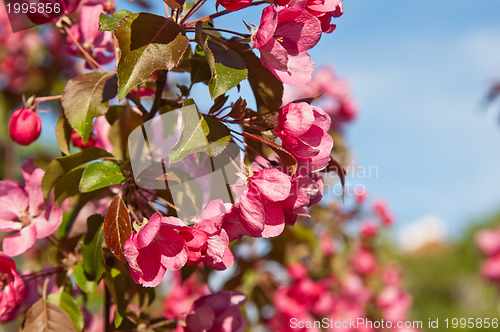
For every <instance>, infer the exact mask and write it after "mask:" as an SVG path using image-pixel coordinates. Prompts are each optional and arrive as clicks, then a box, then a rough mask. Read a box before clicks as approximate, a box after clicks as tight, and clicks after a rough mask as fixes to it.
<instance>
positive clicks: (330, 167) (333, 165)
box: [323, 158, 347, 198]
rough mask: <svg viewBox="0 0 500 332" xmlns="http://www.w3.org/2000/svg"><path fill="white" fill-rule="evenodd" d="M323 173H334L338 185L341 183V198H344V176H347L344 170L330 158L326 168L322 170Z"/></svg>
mask: <svg viewBox="0 0 500 332" xmlns="http://www.w3.org/2000/svg"><path fill="white" fill-rule="evenodd" d="M323 172H325V173H327V172H335V173H337V175H338V176H339V178H340V183H342V198H344V190H345V176H346V174H347V172H346V170H345V168H344V167H342V165H341V164H340V163H339V162H338V161H337V160H335V159H333V158H330V162H329V163H328V166H326V168H325V169H324V170H323Z"/></svg>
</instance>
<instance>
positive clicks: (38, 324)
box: [21, 298, 77, 332]
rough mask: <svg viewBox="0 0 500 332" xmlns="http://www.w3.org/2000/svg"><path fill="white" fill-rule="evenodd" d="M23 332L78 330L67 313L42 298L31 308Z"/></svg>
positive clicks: (69, 331)
mask: <svg viewBox="0 0 500 332" xmlns="http://www.w3.org/2000/svg"><path fill="white" fill-rule="evenodd" d="M21 331H25V332H60V331H65V332H72V331H75V332H76V331H77V329H76V327H75V325H74V324H73V321H72V320H71V318H70V316H69V315H68V314H67V313H66V311H64V310H63V309H62V308H60V307H58V306H57V305H55V304H52V303H49V302H47V301H46V300H45V299H44V298H41V299H40V300H38V301H36V302H35V304H33V305H32V306H31V308H29V310H28V312H27V313H26V320H25V321H24V324H23V327H22V328H21Z"/></svg>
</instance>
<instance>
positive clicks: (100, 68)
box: [63, 25, 106, 72]
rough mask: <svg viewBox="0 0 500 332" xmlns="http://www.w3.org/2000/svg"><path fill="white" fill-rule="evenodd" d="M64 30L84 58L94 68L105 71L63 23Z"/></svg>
mask: <svg viewBox="0 0 500 332" xmlns="http://www.w3.org/2000/svg"><path fill="white" fill-rule="evenodd" d="M63 29H64V32H66V34H67V35H68V37H69V38H70V39H71V41H72V42H73V43H74V44H75V46H76V47H77V48H78V49H79V50H80V52H81V53H82V54H83V56H84V57H85V59H86V60H87V61H88V62H89V63H90V65H92V66H93V67H94V68H96V69H99V70H101V71H103V72H106V71H105V70H104V68H102V66H101V65H100V64H99V63H98V62H97V61H96V60H95V59H94V58H93V57H92V56H91V55H90V54H89V53H88V52H87V51H86V50H85V49H84V48H83V46H82V44H80V43H79V42H78V40H76V38H75V36H73V34H72V33H71V31H70V29H68V27H67V26H66V25H64V28H63Z"/></svg>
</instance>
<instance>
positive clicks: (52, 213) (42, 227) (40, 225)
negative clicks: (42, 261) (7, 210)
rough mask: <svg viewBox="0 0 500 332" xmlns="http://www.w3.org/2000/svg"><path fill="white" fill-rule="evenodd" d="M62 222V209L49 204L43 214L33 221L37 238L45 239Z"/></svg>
mask: <svg viewBox="0 0 500 332" xmlns="http://www.w3.org/2000/svg"><path fill="white" fill-rule="evenodd" d="M61 222H62V210H61V209H60V208H58V207H55V206H54V205H50V206H47V207H46V208H45V210H44V211H43V212H42V214H41V215H39V216H38V217H36V218H35V219H34V220H33V221H32V225H33V226H34V227H35V228H36V238H37V239H43V238H45V237H47V236H49V235H51V234H53V233H54V232H55V231H56V230H57V228H58V227H59V225H61Z"/></svg>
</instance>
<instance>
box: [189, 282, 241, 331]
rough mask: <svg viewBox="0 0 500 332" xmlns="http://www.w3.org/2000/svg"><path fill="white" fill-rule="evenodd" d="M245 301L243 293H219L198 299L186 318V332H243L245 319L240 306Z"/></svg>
mask: <svg viewBox="0 0 500 332" xmlns="http://www.w3.org/2000/svg"><path fill="white" fill-rule="evenodd" d="M245 301H246V297H245V295H244V294H243V293H240V292H237V291H220V292H217V293H215V294H212V295H206V296H203V297H200V298H199V299H198V300H196V301H195V302H194V304H193V308H192V309H191V312H190V313H189V314H188V315H187V317H186V327H185V329H184V331H187V332H201V331H207V332H243V331H244V330H245V326H246V323H245V319H244V318H243V315H242V314H241V311H240V308H239V307H240V306H241V305H242V304H243V303H244V302H245Z"/></svg>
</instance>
